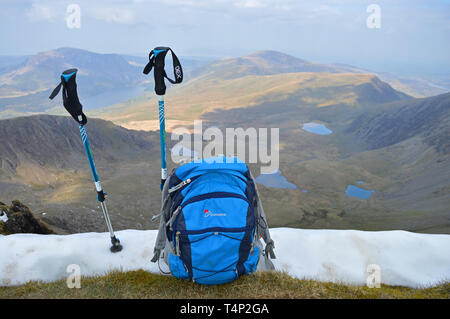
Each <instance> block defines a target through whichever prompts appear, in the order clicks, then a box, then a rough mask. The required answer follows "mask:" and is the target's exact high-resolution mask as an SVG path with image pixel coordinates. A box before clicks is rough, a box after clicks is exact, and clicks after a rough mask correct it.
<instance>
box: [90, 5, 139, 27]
mask: <svg viewBox="0 0 450 319" xmlns="http://www.w3.org/2000/svg"><path fill="white" fill-rule="evenodd" d="M89 13H90V15H91V16H92V17H93V18H95V19H97V20H103V21H106V22H112V23H119V24H132V23H134V22H135V19H134V18H135V17H134V12H133V11H132V10H131V9H129V8H126V7H124V6H101V7H94V8H91V9H90V10H89Z"/></svg>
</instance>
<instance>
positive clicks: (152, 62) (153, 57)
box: [143, 47, 183, 95]
mask: <svg viewBox="0 0 450 319" xmlns="http://www.w3.org/2000/svg"><path fill="white" fill-rule="evenodd" d="M169 51H170V52H171V53H172V64H173V74H174V79H171V78H169V77H168V76H167V73H166V70H165V69H164V66H165V57H166V55H167V52H169ZM148 59H149V62H148V63H147V65H146V66H145V68H144V71H143V73H144V74H149V73H150V71H151V70H152V69H153V68H154V76H155V92H156V94H157V95H164V94H165V93H166V84H165V82H164V78H166V79H167V80H168V81H169V82H170V83H172V84H178V83H181V82H182V81H183V69H182V67H181V63H180V60H179V59H178V57H177V56H176V54H175V53H174V52H173V51H172V49H171V48H169V47H157V48H155V49H153V50H152V51H150V54H149V55H148Z"/></svg>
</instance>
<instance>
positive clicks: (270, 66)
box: [195, 50, 349, 79]
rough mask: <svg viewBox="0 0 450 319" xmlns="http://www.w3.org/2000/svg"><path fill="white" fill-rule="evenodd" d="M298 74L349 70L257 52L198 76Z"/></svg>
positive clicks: (212, 65)
mask: <svg viewBox="0 0 450 319" xmlns="http://www.w3.org/2000/svg"><path fill="white" fill-rule="evenodd" d="M296 72H325V73H346V72H349V71H348V68H340V67H339V66H333V65H325V64H318V63H313V62H309V61H306V60H303V59H299V58H296V57H293V56H291V55H288V54H285V53H282V52H278V51H270V50H266V51H256V52H253V53H250V54H248V55H245V56H242V57H238V58H227V59H222V60H219V61H216V62H211V63H210V64H208V65H206V66H205V67H203V68H200V69H199V70H197V72H196V73H195V75H196V76H201V77H214V78H222V79H235V78H239V77H242V76H246V75H271V74H280V73H296Z"/></svg>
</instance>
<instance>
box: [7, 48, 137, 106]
mask: <svg viewBox="0 0 450 319" xmlns="http://www.w3.org/2000/svg"><path fill="white" fill-rule="evenodd" d="M70 68H77V69H79V73H78V74H79V76H78V78H79V80H78V81H79V85H80V86H81V87H82V89H83V92H85V94H86V95H90V94H95V93H98V92H101V91H104V90H107V89H113V88H118V87H122V86H129V85H133V84H136V83H139V82H141V81H143V80H144V76H143V75H142V72H139V71H140V68H139V67H137V66H133V65H131V64H129V63H128V62H127V61H126V60H125V59H124V58H123V57H122V56H120V55H118V54H99V53H94V52H90V51H86V50H81V49H74V48H60V49H56V50H51V51H45V52H41V53H38V54H36V55H33V56H30V57H29V58H27V59H26V61H25V62H23V63H21V64H19V65H16V66H11V67H9V68H6V69H4V70H3V72H2V74H1V75H0V97H3V98H7V97H19V96H23V95H27V94H30V93H38V92H41V91H48V90H50V89H52V88H54V87H55V86H56V84H57V82H58V79H59V76H60V74H61V72H62V71H64V70H66V69H70Z"/></svg>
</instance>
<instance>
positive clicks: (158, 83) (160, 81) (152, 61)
mask: <svg viewBox="0 0 450 319" xmlns="http://www.w3.org/2000/svg"><path fill="white" fill-rule="evenodd" d="M169 51H170V52H171V53H172V62H173V73H174V76H175V80H172V79H170V78H169V77H168V76H167V74H166V71H165V70H164V66H165V58H166V55H167V52H169ZM148 58H149V62H148V63H147V65H146V66H145V68H144V71H143V73H144V74H149V73H150V71H151V70H152V68H153V67H154V68H155V69H154V71H153V73H154V78H155V93H156V95H158V107H159V138H160V142H161V184H160V188H161V190H162V189H163V186H164V183H165V181H166V179H167V162H166V127H165V115H164V95H165V94H166V83H165V81H164V78H166V79H167V80H168V81H169V82H170V83H172V84H178V83H181V82H182V81H183V69H182V68H181V64H180V61H179V60H178V58H177V56H176V55H175V53H174V52H173V51H172V49H171V48H169V47H156V48H154V49H153V50H152V51H150V54H149V55H148Z"/></svg>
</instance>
